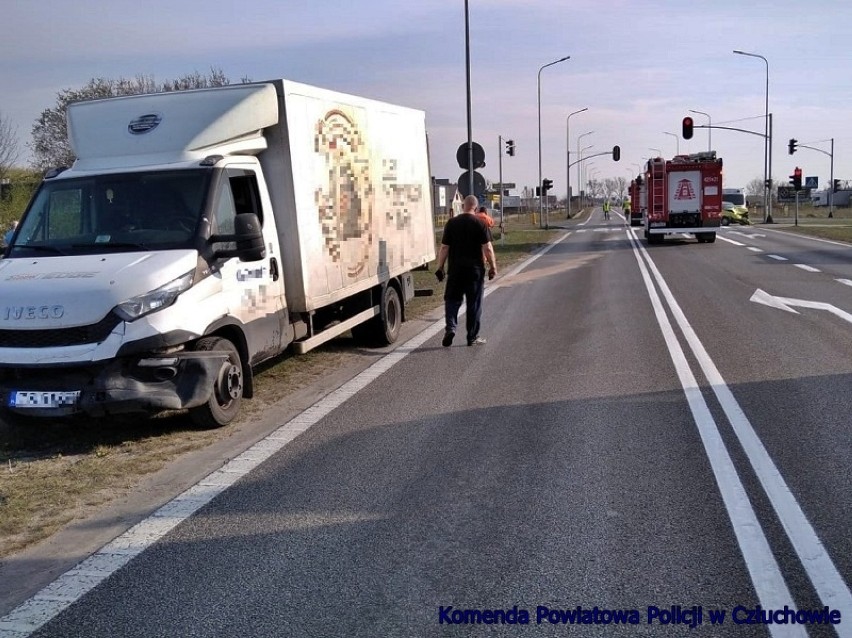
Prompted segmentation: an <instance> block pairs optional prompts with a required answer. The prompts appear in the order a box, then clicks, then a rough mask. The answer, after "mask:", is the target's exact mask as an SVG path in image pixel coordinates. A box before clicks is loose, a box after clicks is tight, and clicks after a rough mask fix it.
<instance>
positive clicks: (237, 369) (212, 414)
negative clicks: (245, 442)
mask: <svg viewBox="0 0 852 638" xmlns="http://www.w3.org/2000/svg"><path fill="white" fill-rule="evenodd" d="M195 350H196V351H204V352H210V351H216V352H227V353H228V358H227V359H226V360H225V361H223V362H222V366H221V368H220V369H219V374H218V375H216V379H215V381H214V383H213V392H212V393H211V395H210V399H209V400H208V401H207V403H205V404H204V405H200V406H198V407H197V408H191V409H190V411H189V416H190V418H191V419H192V421H193V423H195V425H197V426H198V427H200V428H204V429H208V430H209V429H213V428H220V427H222V426H225V425H228V424H229V423H230V422H231V421H233V420H234V418H235V417H236V416H237V413H238V412H239V411H240V403H241V402H242V399H243V366H242V362H241V361H240V353H239V352H238V351H237V348H236V346H234V344H233V343H231V342H230V341H228V340H227V339H223V338H221V337H204V338H203V339H199V340H198V342H197V343H196V344H195Z"/></svg>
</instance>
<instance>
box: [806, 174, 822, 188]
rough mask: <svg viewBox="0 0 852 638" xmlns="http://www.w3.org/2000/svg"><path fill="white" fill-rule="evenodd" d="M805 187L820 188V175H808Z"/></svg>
mask: <svg viewBox="0 0 852 638" xmlns="http://www.w3.org/2000/svg"><path fill="white" fill-rule="evenodd" d="M805 188H819V177H806V178H805Z"/></svg>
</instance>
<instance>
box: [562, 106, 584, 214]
mask: <svg viewBox="0 0 852 638" xmlns="http://www.w3.org/2000/svg"><path fill="white" fill-rule="evenodd" d="M588 110H589V107H588V106H587V107H586V108H582V109H580V110H579V111H574V112H573V113H569V114H568V117H566V118H565V148H567V149H568V154H567V156H568V159H567V161H566V162H565V187H566V188H567V189H568V195H567V196H566V207H567V209H568V210H567V212H568V214H567V216H566V217H567V219H571V135H570V133H569V131H570V129H569V123H570V121H571V116H572V115H577V113H582V112H583V111H588Z"/></svg>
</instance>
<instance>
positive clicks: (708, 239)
mask: <svg viewBox="0 0 852 638" xmlns="http://www.w3.org/2000/svg"><path fill="white" fill-rule="evenodd" d="M704 241H706V242H707V243H708V244H712V243H713V242H715V241H716V233H707V234H706V235H704Z"/></svg>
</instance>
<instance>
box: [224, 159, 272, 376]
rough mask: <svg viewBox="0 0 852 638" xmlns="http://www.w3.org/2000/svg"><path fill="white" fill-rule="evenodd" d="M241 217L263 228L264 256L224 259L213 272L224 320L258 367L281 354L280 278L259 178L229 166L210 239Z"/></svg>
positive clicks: (230, 231)
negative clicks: (238, 332)
mask: <svg viewBox="0 0 852 638" xmlns="http://www.w3.org/2000/svg"><path fill="white" fill-rule="evenodd" d="M241 213H255V214H256V215H257V217H258V219H260V222H261V225H262V226H263V235H264V242H265V244H266V257H264V259H263V260H261V261H255V262H243V261H239V260H238V259H235V258H232V259H228V260H227V261H226V262H225V263H223V264H221V267H220V269H219V271H218V273H217V276H218V277H221V281H222V292H223V294H224V297H225V300H226V301H225V303H226V305H227V310H228V315H229V316H231V317H234V318H236V319H237V320H238V321H239V322H240V323H241V324H242V325H243V329H244V331H245V334H246V340H247V342H248V349H249V359H250V360H251V362H252V363H256V362H258V361H261V360H263V359H266V358H268V357H270V356H273V355H275V354H277V353H278V352H280V350H281V347H282V345H281V341H282V333H283V332H284V329H285V327H286V326H287V325H288V321H287V317H286V312H285V307H286V306H285V300H284V277H283V273H282V272H281V256H280V254H279V250H278V240H277V233H276V230H275V222H274V219H273V216H272V211H265V210H263V206H262V204H261V197H260V192H259V187H258V180H257V175H256V174H255V172H254V171H253V170H251V169H244V168H236V167H229V168H227V169H226V170H225V172H224V175H223V179H220V180H219V184H218V186H217V192H216V194H215V197H214V202H213V220H212V232H213V234H229V233H233V232H234V220H235V218H236V216H237V215H239V214H241Z"/></svg>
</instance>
